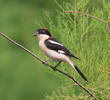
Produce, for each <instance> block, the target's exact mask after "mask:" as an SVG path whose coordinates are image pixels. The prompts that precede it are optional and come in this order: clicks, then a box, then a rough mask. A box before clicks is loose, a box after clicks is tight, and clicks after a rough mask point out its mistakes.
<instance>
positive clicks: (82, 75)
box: [74, 65, 88, 82]
mask: <svg viewBox="0 0 110 100" xmlns="http://www.w3.org/2000/svg"><path fill="white" fill-rule="evenodd" d="M74 68H75V69H76V71H77V72H78V73H79V74H80V76H81V77H82V78H83V79H84V80H85V81H86V82H88V80H87V78H86V77H85V76H84V74H83V73H82V72H81V71H80V70H79V68H78V67H77V66H76V65H74Z"/></svg>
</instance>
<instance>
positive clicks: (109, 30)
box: [64, 11, 110, 34]
mask: <svg viewBox="0 0 110 100" xmlns="http://www.w3.org/2000/svg"><path fill="white" fill-rule="evenodd" d="M64 12H66V13H77V14H80V15H83V16H87V17H91V18H94V19H96V20H98V21H100V22H102V23H104V24H105V26H106V28H107V30H108V33H109V34H110V28H109V26H108V20H109V18H108V20H107V21H105V20H102V19H100V18H98V17H96V16H92V15H90V14H84V13H83V12H78V11H64Z"/></svg>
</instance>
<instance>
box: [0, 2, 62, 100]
mask: <svg viewBox="0 0 110 100" xmlns="http://www.w3.org/2000/svg"><path fill="white" fill-rule="evenodd" d="M56 8H57V6H56V4H55V3H54V1H52V0H47V1H46V0H0V32H3V33H4V34H6V35H8V36H9V37H11V38H12V39H13V40H15V41H17V42H18V43H20V44H22V45H24V46H25V47H27V48H28V49H30V50H31V51H35V53H38V52H40V51H38V50H39V48H38V46H37V45H38V44H37V40H36V39H35V37H33V33H34V32H35V30H36V29H38V28H39V27H42V26H40V25H38V24H40V20H42V21H43V18H44V16H45V15H44V12H45V11H50V12H51V13H52V14H54V12H55V10H56ZM36 23H37V24H36ZM44 24H45V23H44ZM49 70H50V69H48V68H47V67H45V66H44V65H42V64H41V63H39V61H36V60H35V58H33V57H32V56H30V55H29V54H27V53H26V52H25V51H24V50H22V49H20V48H19V47H17V46H15V45H13V44H12V43H10V42H9V41H7V40H6V39H4V38H2V37H1V36H0V100H41V99H42V98H43V97H44V96H45V95H47V94H49V93H51V92H52V90H53V89H55V88H56V87H57V86H58V85H60V84H59V83H60V82H59V79H57V78H58V77H55V76H54V75H52V74H51V73H50V72H49Z"/></svg>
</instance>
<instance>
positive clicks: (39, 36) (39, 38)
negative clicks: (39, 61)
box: [38, 34, 49, 41]
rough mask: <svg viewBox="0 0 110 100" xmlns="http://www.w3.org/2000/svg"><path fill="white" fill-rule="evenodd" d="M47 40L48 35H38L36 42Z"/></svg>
mask: <svg viewBox="0 0 110 100" xmlns="http://www.w3.org/2000/svg"><path fill="white" fill-rule="evenodd" d="M48 38H49V36H48V35H45V34H40V35H38V40H39V41H41V40H46V39H48Z"/></svg>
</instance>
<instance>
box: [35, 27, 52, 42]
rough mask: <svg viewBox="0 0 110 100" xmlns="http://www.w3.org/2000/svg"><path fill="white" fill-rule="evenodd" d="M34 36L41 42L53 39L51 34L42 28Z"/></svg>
mask: <svg viewBox="0 0 110 100" xmlns="http://www.w3.org/2000/svg"><path fill="white" fill-rule="evenodd" d="M34 36H36V37H37V38H38V39H39V40H41V39H48V38H49V37H51V34H50V32H49V31H48V29H46V28H40V29H38V30H37V31H36V32H35V33H34Z"/></svg>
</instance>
